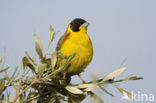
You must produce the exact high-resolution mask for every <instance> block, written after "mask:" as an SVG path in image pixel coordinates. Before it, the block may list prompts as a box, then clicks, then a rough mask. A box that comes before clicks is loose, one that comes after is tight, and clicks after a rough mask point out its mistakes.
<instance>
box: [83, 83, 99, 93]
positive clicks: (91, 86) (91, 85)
mask: <svg viewBox="0 0 156 103" xmlns="http://www.w3.org/2000/svg"><path fill="white" fill-rule="evenodd" d="M97 88H99V86H98V85H96V84H90V85H89V86H88V87H87V88H86V89H84V91H86V92H88V91H92V90H94V89H97Z"/></svg>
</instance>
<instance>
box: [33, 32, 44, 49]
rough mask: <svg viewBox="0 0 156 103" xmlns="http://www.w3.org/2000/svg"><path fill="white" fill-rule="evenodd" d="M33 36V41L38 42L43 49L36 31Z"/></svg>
mask: <svg viewBox="0 0 156 103" xmlns="http://www.w3.org/2000/svg"><path fill="white" fill-rule="evenodd" d="M34 38H35V42H37V43H38V44H39V46H40V48H41V49H42V50H43V45H42V42H41V40H40V38H39V37H38V35H37V34H36V33H34Z"/></svg>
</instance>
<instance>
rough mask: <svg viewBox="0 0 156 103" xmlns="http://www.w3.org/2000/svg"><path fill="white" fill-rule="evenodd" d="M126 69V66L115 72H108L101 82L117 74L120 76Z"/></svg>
mask: <svg viewBox="0 0 156 103" xmlns="http://www.w3.org/2000/svg"><path fill="white" fill-rule="evenodd" d="M125 70H126V67H123V68H120V69H117V70H115V71H114V72H112V73H110V74H108V75H107V76H106V77H105V78H104V79H103V80H102V81H101V82H100V83H104V82H105V81H107V80H110V79H113V78H114V77H116V76H119V75H120V74H121V73H123V72H124V71H125Z"/></svg>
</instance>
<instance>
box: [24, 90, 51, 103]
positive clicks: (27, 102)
mask: <svg viewBox="0 0 156 103" xmlns="http://www.w3.org/2000/svg"><path fill="white" fill-rule="evenodd" d="M49 93H51V91H48V92H46V93H43V94H40V95H39V94H38V95H37V96H35V97H32V98H30V99H28V100H26V101H24V103H29V102H30V101H32V100H34V99H37V98H39V97H40V96H44V95H46V94H49Z"/></svg>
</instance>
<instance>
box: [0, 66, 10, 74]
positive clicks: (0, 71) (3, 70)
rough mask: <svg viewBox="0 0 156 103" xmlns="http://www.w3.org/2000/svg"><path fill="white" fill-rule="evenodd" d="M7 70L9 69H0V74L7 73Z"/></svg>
mask: <svg viewBox="0 0 156 103" xmlns="http://www.w3.org/2000/svg"><path fill="white" fill-rule="evenodd" d="M8 69H9V67H7V68H5V69H2V70H0V73H2V72H5V71H7V70H8Z"/></svg>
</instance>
